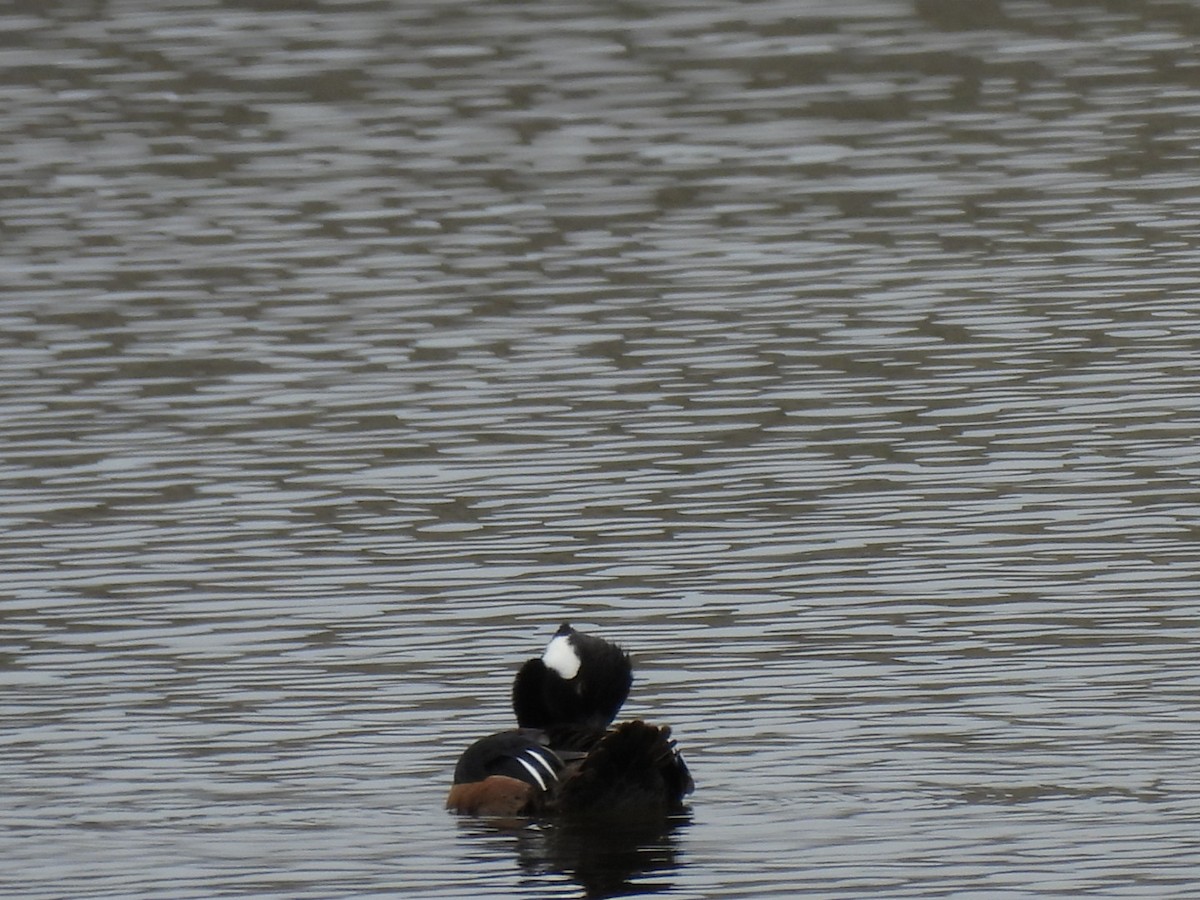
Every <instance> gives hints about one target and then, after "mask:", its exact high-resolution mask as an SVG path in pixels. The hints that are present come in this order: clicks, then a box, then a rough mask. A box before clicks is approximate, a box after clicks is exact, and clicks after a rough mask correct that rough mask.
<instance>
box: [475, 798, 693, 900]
mask: <svg viewBox="0 0 1200 900" xmlns="http://www.w3.org/2000/svg"><path fill="white" fill-rule="evenodd" d="M686 827H687V819H686V817H681V818H679V819H677V820H674V821H669V822H665V823H661V822H660V823H653V822H639V823H635V824H634V825H633V826H632V827H630V828H628V829H624V830H614V829H612V828H601V827H598V826H589V825H587V824H585V823H578V822H576V823H554V824H546V825H535V826H529V825H525V826H521V827H517V826H515V825H513V826H506V827H501V828H494V827H493V826H490V825H489V824H487V823H486V822H485V823H473V822H469V821H468V822H464V823H462V824H461V826H460V828H461V831H462V834H463V836H464V838H465V840H467V841H469V842H470V844H471V850H470V851H469V852H471V853H477V852H478V849H479V846H484V847H488V848H489V849H492V850H494V852H495V853H496V854H497V855H502V854H504V853H506V852H507V853H509V854H512V855H513V856H514V857H515V860H516V864H517V865H518V867H519V868H520V870H521V872H523V873H525V876H526V877H527V878H528V882H527V883H528V884H529V885H530V886H533V885H538V884H546V883H549V884H554V883H556V882H558V881H560V880H561V879H562V878H565V879H567V880H568V882H569V883H570V884H572V885H575V886H578V887H579V888H580V889H582V892H583V894H582V895H583V896H585V897H589V898H590V897H597V898H598V897H619V896H626V895H629V894H639V895H641V894H654V893H661V892H670V890H671V887H672V883H671V879H670V877H669V875H665V874H664V873H670V872H672V871H673V870H674V869H675V868H676V866H677V865H678V849H677V848H678V843H679V836H680V834H681V832H682V830H683V829H685V828H686Z"/></svg>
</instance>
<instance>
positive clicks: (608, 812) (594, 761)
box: [446, 623, 695, 821]
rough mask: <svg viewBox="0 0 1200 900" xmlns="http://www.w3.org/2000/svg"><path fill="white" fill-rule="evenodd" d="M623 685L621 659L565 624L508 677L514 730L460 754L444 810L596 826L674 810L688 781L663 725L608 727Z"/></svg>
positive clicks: (624, 660) (627, 667)
mask: <svg viewBox="0 0 1200 900" xmlns="http://www.w3.org/2000/svg"><path fill="white" fill-rule="evenodd" d="M632 684H633V665H632V662H631V661H630V658H629V654H627V653H626V652H625V651H624V650H622V649H621V648H620V647H619V646H618V645H616V644H613V643H611V642H609V641H607V640H605V639H604V638H601V637H597V636H595V635H590V634H583V633H581V632H579V631H576V630H575V629H574V628H572V627H571V625H570V624H569V623H564V624H563V625H562V626H561V627H560V628H559V629H558V631H556V632H555V634H554V636H553V637H551V639H550V642H549V643H548V644H547V645H546V649H545V651H544V652H543V653H542V655H541V656H539V657H533V658H531V659H529V660H527V661H526V662H525V663H524V664H523V665H522V666H521V667H520V668H519V669H518V671H517V674H516V677H515V678H514V680H513V688H512V706H513V712H514V714H515V715H516V719H517V727H516V728H514V729H509V730H507V731H501V732H497V733H496V734H491V735H488V736H487V737H484V738H481V739H479V740H477V741H475V743H473V744H471V745H470V746H469V747H467V749H466V750H465V751H463V753H462V755H461V756H460V757H459V759H458V763H457V765H456V766H455V769H454V778H453V783H452V785H451V787H450V793H449V795H448V796H447V798H446V808H447V809H450V810H453V811H454V812H456V813H460V814H464V815H471V816H481V817H495V818H506V819H513V818H534V817H550V816H554V817H565V818H570V819H574V820H579V819H590V820H604V821H611V820H625V821H629V820H646V819H652V818H666V817H669V816H671V815H674V814H677V813H679V812H682V811H683V808H684V797H686V796H687V795H688V794H690V793H691V792H692V791H693V790H694V787H695V784H694V782H693V780H692V776H691V773H690V772H689V770H688V767H687V764H686V763H685V762H684V760H683V755H682V754H681V753H680V752H679V749H678V747H677V746H676V742H675V740H674V739H673V738H672V737H671V729H670V727H669V726H666V725H654V724H651V723H648V722H646V721H644V720H642V719H635V720H632V721H627V722H622V723H620V724H618V725H616V726H613V724H612V723H613V721H614V720H615V719H616V717H617V714H618V713H619V712H620V709H621V707H622V706H623V705H624V703H625V701H626V700H627V699H628V697H629V690H630V687H631V686H632Z"/></svg>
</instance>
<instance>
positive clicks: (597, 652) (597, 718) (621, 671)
mask: <svg viewBox="0 0 1200 900" xmlns="http://www.w3.org/2000/svg"><path fill="white" fill-rule="evenodd" d="M632 683H633V666H632V665H631V664H630V662H629V655H628V654H626V653H625V651H623V650H622V649H621V648H620V647H618V646H617V645H616V644H610V643H609V642H608V641H606V640H604V639H603V638H598V637H592V636H591V635H587V634H580V633H579V632H578V631H576V630H575V629H573V628H572V627H571V626H570V625H563V626H562V627H561V628H559V629H558V631H557V632H555V634H554V637H553V638H551V640H550V643H549V644H548V645H547V646H546V652H545V653H543V654H542V656H541V657H540V658H537V657H535V658H534V659H531V660H529V661H527V662H526V663H525V665H523V666H522V667H521V670H520V671H519V672H518V673H517V678H516V680H515V681H514V682H513V711H514V712H515V713H516V714H517V724H518V725H520V726H521V727H522V728H549V727H551V726H553V725H586V726H589V727H593V728H607V727H608V725H609V724H610V723H611V722H612V720H613V719H614V718H616V715H617V712H618V711H619V710H620V709H621V704H623V703H624V702H625V698H626V697H628V696H629V687H630V685H631V684H632Z"/></svg>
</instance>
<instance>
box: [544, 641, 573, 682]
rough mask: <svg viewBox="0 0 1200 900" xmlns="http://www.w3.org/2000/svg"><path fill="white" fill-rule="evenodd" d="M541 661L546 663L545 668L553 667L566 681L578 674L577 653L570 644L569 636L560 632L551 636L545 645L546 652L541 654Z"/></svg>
mask: <svg viewBox="0 0 1200 900" xmlns="http://www.w3.org/2000/svg"><path fill="white" fill-rule="evenodd" d="M542 662H544V663H545V664H546V668H548V669H553V670H554V671H555V672H557V673H558V674H559V675H561V676H562V677H563V678H565V679H567V680H568V681H570V680H571V679H572V678H574V677H575V676H576V675H578V674H579V654H578V653H576V652H575V648H574V647H573V646H571V636H570V635H569V634H562V635H559V636H558V637H556V638H553V639H552V640H551V641H550V643H549V644H547V645H546V652H545V653H543V654H542Z"/></svg>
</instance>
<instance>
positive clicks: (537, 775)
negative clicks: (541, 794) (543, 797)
mask: <svg viewBox="0 0 1200 900" xmlns="http://www.w3.org/2000/svg"><path fill="white" fill-rule="evenodd" d="M513 759H515V760H516V761H517V762H519V763H520V764H521V767H522V768H523V769H524V770H525V771H526V772H528V773H529V774H530V775H532V776H533V780H534V781H536V782H537V783H538V786H539V787H540V788H541V789H542V790H543V791H544V790H545V789H546V779H545V778H543V777H542V773H541V772H539V771H538V770H537V769H536V768H534V766H533V765H532V764H530V763H528V762H526V761H525V760H524V759H522V758H521V757H519V756H514V757H513Z"/></svg>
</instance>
